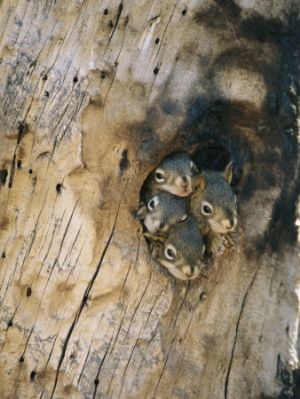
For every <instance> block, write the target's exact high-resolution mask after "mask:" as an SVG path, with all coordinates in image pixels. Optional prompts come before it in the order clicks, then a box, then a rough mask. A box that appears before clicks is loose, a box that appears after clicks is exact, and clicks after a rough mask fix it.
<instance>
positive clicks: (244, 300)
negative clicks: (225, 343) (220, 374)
mask: <svg viewBox="0 0 300 399" xmlns="http://www.w3.org/2000/svg"><path fill="white" fill-rule="evenodd" d="M258 270H259V266H258V267H257V269H256V270H255V273H254V276H253V278H252V280H251V282H250V284H249V286H248V288H247V291H246V293H245V295H244V298H243V302H242V305H241V309H240V312H239V316H238V319H237V322H236V328H235V337H234V342H233V346H232V351H231V356H230V360H229V365H228V369H227V374H226V378H225V386H224V399H227V397H228V385H229V377H230V372H231V367H232V363H233V357H234V352H235V347H236V344H237V338H238V330H239V325H240V321H241V318H242V313H243V310H244V308H245V305H246V300H247V298H248V295H249V292H250V290H251V288H252V286H253V284H254V281H255V279H256V276H257V273H258Z"/></svg>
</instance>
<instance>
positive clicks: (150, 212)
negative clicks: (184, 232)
mask: <svg viewBox="0 0 300 399" xmlns="http://www.w3.org/2000/svg"><path fill="white" fill-rule="evenodd" d="M188 213H189V202H188V198H187V197H176V196H174V195H172V194H169V193H168V192H164V191H160V192H159V193H158V194H157V195H155V196H154V197H152V198H150V200H149V201H148V204H147V206H146V205H145V204H144V203H141V204H140V208H139V210H138V215H139V216H140V219H142V220H143V223H144V226H145V227H146V229H147V230H148V231H149V232H150V233H157V232H159V231H162V232H167V231H168V230H169V228H170V227H171V226H172V225H174V224H176V223H180V222H182V221H184V220H185V219H187V217H188Z"/></svg>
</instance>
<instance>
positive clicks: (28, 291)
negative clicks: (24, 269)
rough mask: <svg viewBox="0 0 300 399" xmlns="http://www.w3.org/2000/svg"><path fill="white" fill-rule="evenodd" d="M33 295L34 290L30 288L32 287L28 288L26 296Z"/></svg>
mask: <svg viewBox="0 0 300 399" xmlns="http://www.w3.org/2000/svg"><path fill="white" fill-rule="evenodd" d="M31 294H32V289H31V288H30V287H28V288H27V291H26V296H28V297H29V296H31Z"/></svg>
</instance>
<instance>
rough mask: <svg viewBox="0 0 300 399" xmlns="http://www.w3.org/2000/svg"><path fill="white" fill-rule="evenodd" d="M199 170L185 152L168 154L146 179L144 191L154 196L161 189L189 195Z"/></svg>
mask: <svg viewBox="0 0 300 399" xmlns="http://www.w3.org/2000/svg"><path fill="white" fill-rule="evenodd" d="M198 173H199V171H198V169H197V166H196V165H195V164H194V162H193V161H192V160H191V158H190V157H189V156H188V155H187V154H185V153H184V152H174V153H172V154H170V155H168V156H166V157H165V158H164V159H163V160H162V162H161V163H160V164H159V165H158V167H157V168H155V170H154V171H152V172H151V173H150V174H149V176H148V177H147V179H146V180H145V183H144V186H143V191H145V192H150V193H151V194H152V195H151V196H152V197H153V196H154V195H155V194H157V193H158V192H159V191H167V192H169V193H170V194H173V195H176V196H178V197H187V196H188V195H189V194H190V193H191V192H192V182H193V180H194V177H195V175H196V174H198Z"/></svg>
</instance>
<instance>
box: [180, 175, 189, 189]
mask: <svg viewBox="0 0 300 399" xmlns="http://www.w3.org/2000/svg"><path fill="white" fill-rule="evenodd" d="M180 185H181V187H183V188H186V187H188V185H189V182H188V179H187V177H186V176H182V177H181V183H180Z"/></svg>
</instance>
